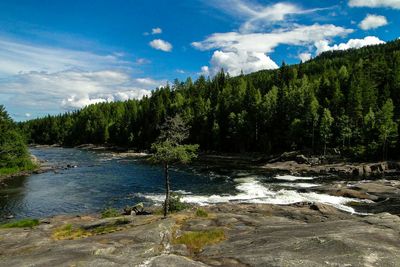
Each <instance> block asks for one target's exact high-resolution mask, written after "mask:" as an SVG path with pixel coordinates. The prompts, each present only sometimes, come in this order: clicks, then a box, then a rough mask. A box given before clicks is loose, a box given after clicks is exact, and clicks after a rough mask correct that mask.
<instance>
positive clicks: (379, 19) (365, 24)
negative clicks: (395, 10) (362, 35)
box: [359, 14, 388, 30]
mask: <svg viewBox="0 0 400 267" xmlns="http://www.w3.org/2000/svg"><path fill="white" fill-rule="evenodd" d="M387 24H388V21H387V19H386V17H384V16H378V15H371V14H368V15H367V16H366V17H365V18H364V19H363V20H362V21H361V22H360V24H359V27H360V28H361V29H363V30H369V29H376V28H379V27H382V26H385V25H387Z"/></svg>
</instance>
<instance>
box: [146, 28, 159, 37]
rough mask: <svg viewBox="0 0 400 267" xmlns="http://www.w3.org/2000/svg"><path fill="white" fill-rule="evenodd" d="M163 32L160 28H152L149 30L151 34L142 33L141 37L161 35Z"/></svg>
mask: <svg viewBox="0 0 400 267" xmlns="http://www.w3.org/2000/svg"><path fill="white" fill-rule="evenodd" d="M162 32H163V31H162V29H161V28H160V27H157V28H153V29H151V32H144V33H143V35H146V36H147V35H157V34H161V33H162Z"/></svg>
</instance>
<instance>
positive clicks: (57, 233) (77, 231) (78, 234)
mask: <svg viewBox="0 0 400 267" xmlns="http://www.w3.org/2000/svg"><path fill="white" fill-rule="evenodd" d="M91 235H92V234H91V233H90V232H88V231H85V230H84V229H82V228H75V227H74V226H73V225H72V224H66V225H64V226H62V227H59V228H57V229H55V230H54V231H53V234H52V235H51V236H52V238H53V239H55V240H66V239H68V240H73V239H78V238H83V237H88V236H91Z"/></svg>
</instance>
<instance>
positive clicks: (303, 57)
mask: <svg viewBox="0 0 400 267" xmlns="http://www.w3.org/2000/svg"><path fill="white" fill-rule="evenodd" d="M299 59H300V60H301V62H306V61H309V60H310V59H311V53H310V52H304V53H300V54H299Z"/></svg>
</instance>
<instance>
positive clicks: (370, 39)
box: [315, 36, 385, 54]
mask: <svg viewBox="0 0 400 267" xmlns="http://www.w3.org/2000/svg"><path fill="white" fill-rule="evenodd" d="M384 43H385V42H384V41H382V40H380V39H379V38H378V37H375V36H367V37H365V38H364V39H350V40H349V41H348V42H347V43H341V44H338V45H337V44H336V45H333V46H330V45H329V41H328V40H322V41H318V42H316V43H315V47H316V48H317V54H321V53H323V52H326V51H333V50H347V49H351V48H361V47H364V46H368V45H377V44H384Z"/></svg>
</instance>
